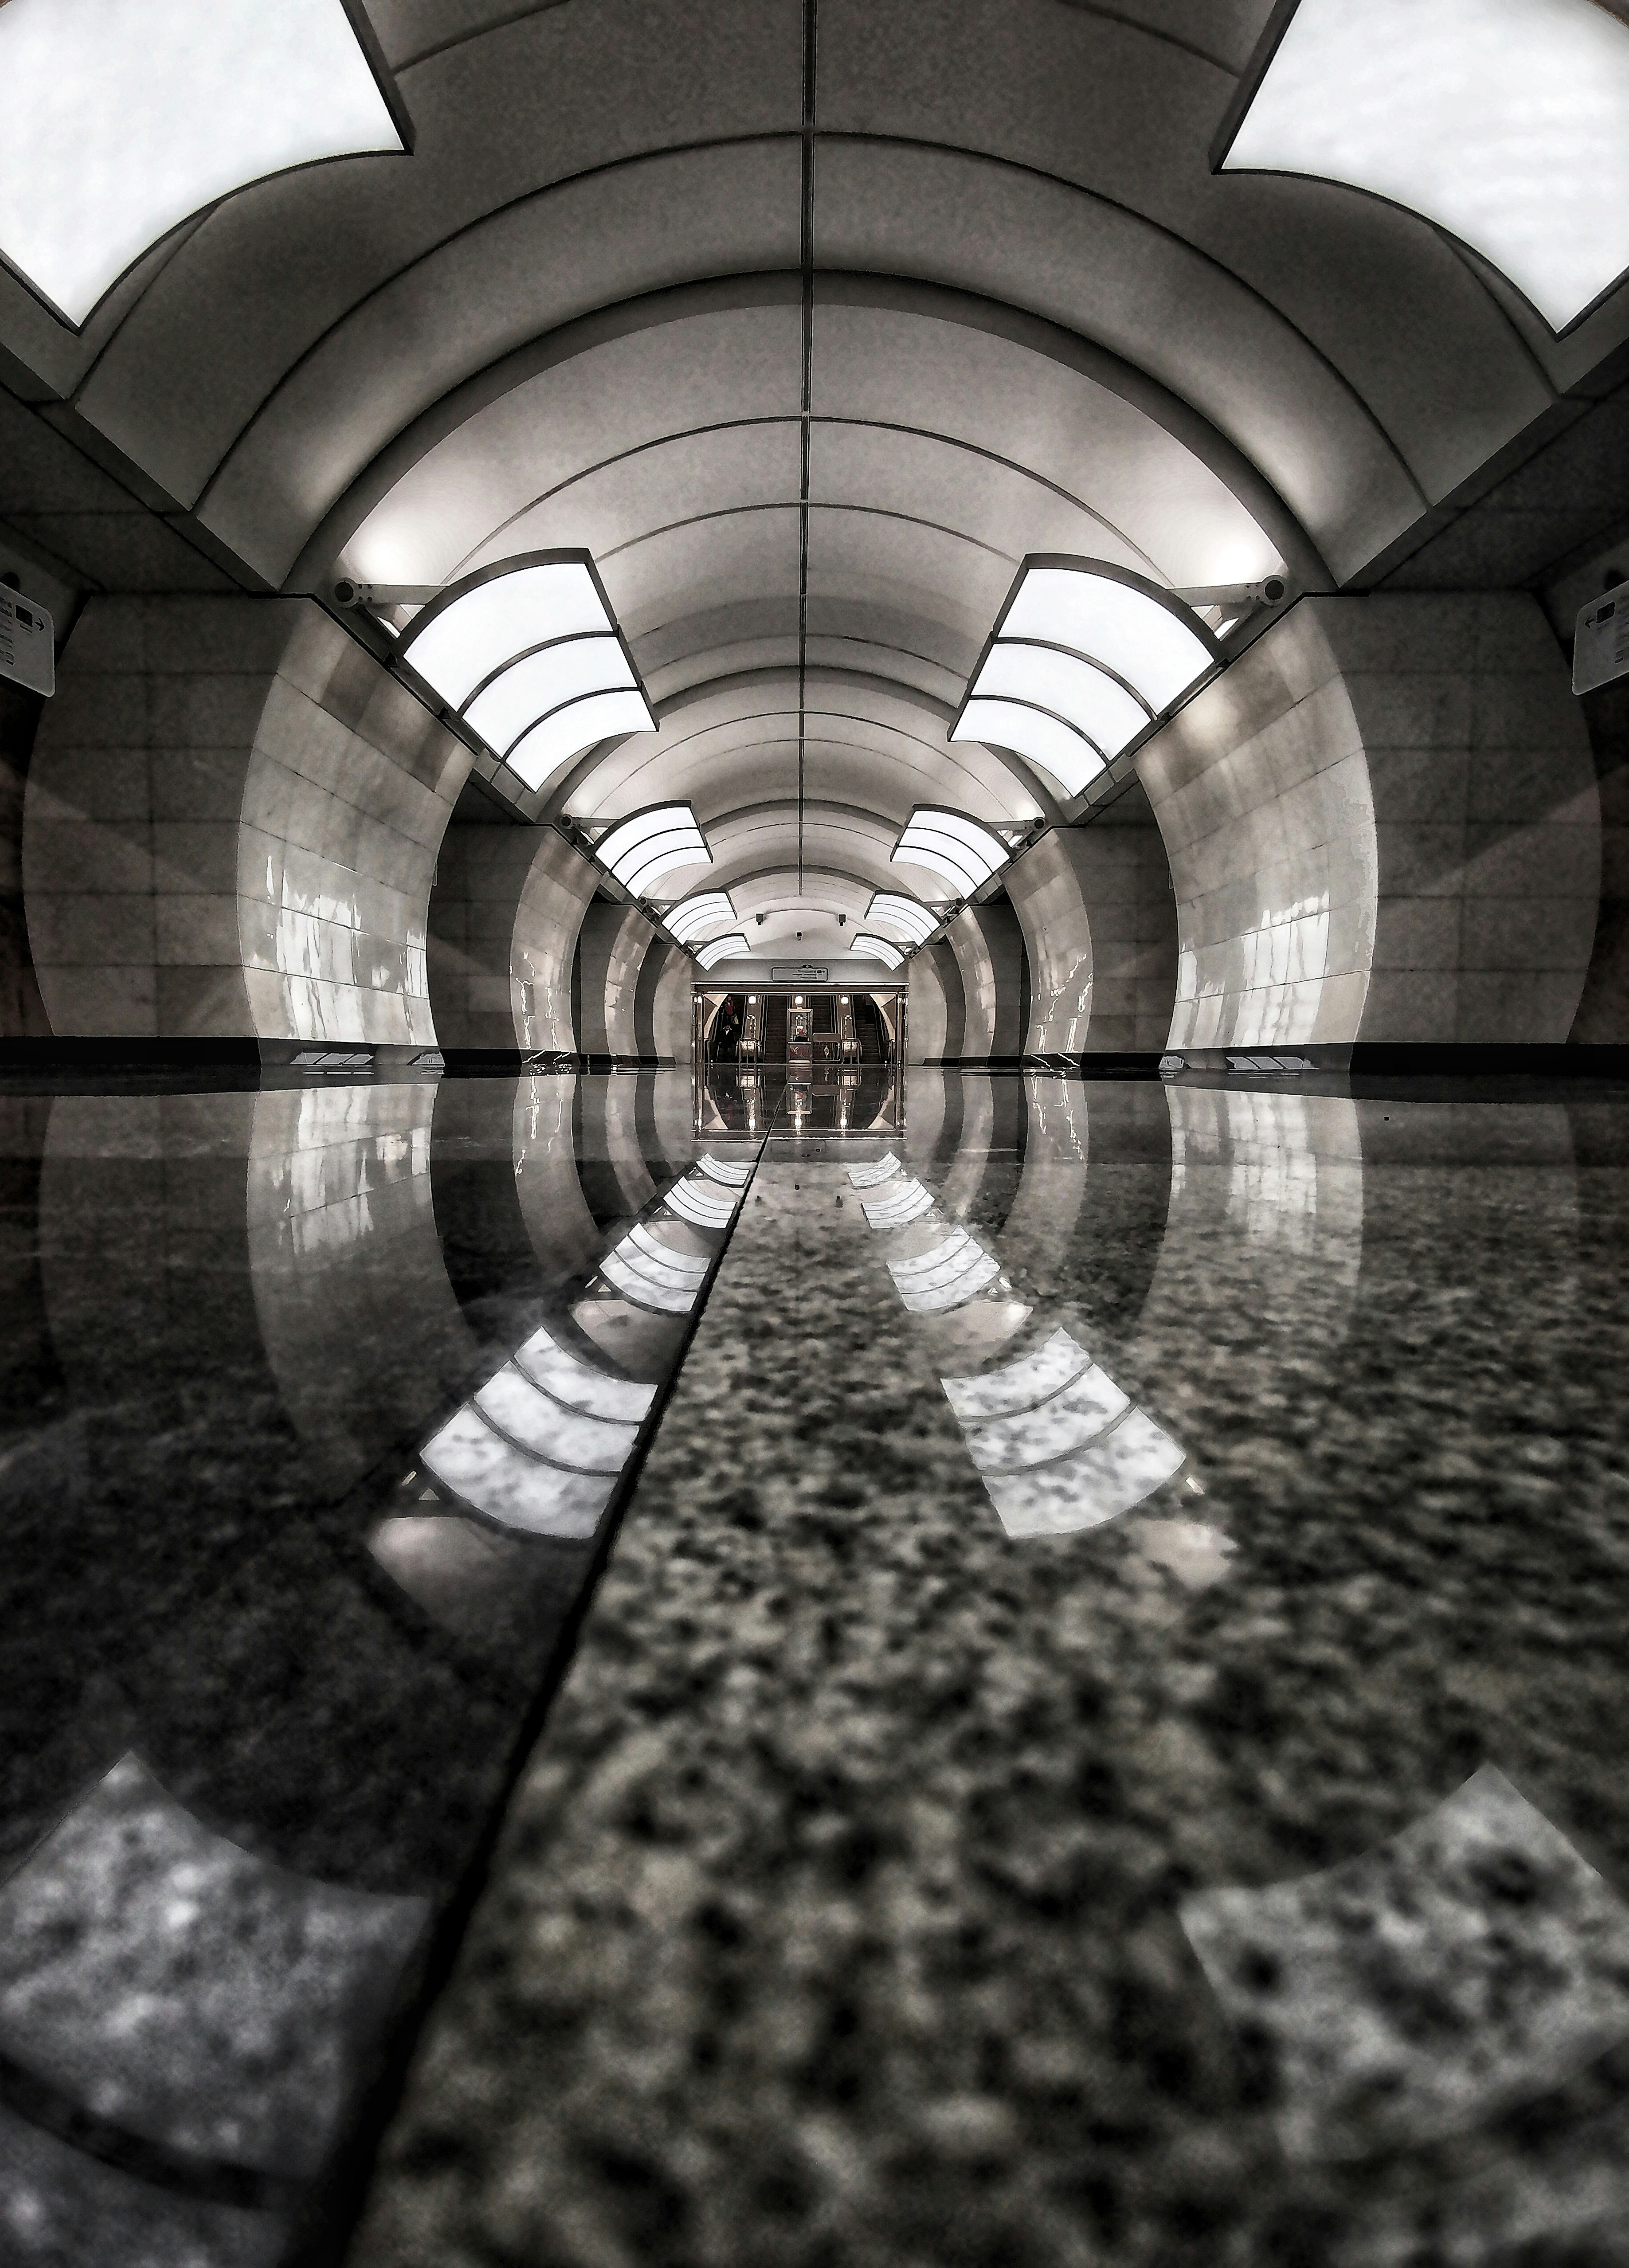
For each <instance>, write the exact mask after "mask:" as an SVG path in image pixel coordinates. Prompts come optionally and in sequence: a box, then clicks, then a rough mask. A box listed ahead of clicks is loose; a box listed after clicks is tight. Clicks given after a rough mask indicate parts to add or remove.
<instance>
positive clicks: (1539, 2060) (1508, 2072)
mask: <svg viewBox="0 0 1629 2268" xmlns="http://www.w3.org/2000/svg"><path fill="white" fill-rule="evenodd" d="M1181 1913H1182V1921H1183V1927H1184V1929H1185V1930H1186V1931H1187V1933H1188V1936H1189V1939H1190V1941H1191V1943H1192V1945H1193V1948H1194V1950H1195V1952H1196V1953H1197V1954H1198V1956H1199V1959H1200V1962H1202V1964H1203V1965H1204V1969H1205V1975H1206V1976H1207V1977H1209V1979H1210V1981H1211V1985H1212V1986H1213V1989H1214V1991H1215V1992H1216V1995H1217V1998H1218V1999H1220V2002H1221V2004H1222V2006H1223V2007H1224V2008H1225V2009H1226V2010H1227V2014H1229V2016H1231V2017H1232V2018H1233V2020H1234V2021H1235V2023H1237V2024H1239V2025H1241V2026H1242V2027H1246V2028H1248V2029H1249V2032H1250V2034H1251V2035H1252V2036H1253V2038H1254V2039H1255V2041H1256V2042H1257V2043H1258V2045H1257V2052H1258V2053H1263V2054H1265V2055H1267V2056H1268V2057H1270V2058H1271V2059H1272V2064H1273V2066H1275V2068H1274V2070H1273V2071H1272V2074H1271V2076H1272V2080H1274V2081H1275V2082H1276V2084H1274V2086H1273V2089H1272V2099H1274V2100H1275V2101H1276V2102H1279V2104H1280V2105H1281V2106H1282V2107H1281V2109H1280V2110H1279V2115H1278V2126H1279V2139H1280V2140H1281V2141H1282V2143H1283V2145H1284V2147H1285V2149H1286V2151H1287V2152H1288V2154H1290V2155H1291V2156H1292V2157H1294V2158H1302V2159H1316V2158H1353V2157H1364V2156H1367V2155H1368V2154H1370V2153H1371V2152H1373V2151H1375V2150H1379V2149H1382V2148H1389V2147H1397V2146H1403V2147H1414V2146H1416V2145H1419V2144H1421V2143H1425V2142H1429V2141H1431V2140H1434V2139H1438V2138H1440V2137H1441V2136H1445V2135H1448V2134H1452V2133H1456V2132H1465V2131H1467V2130H1469V2129H1471V2128H1472V2127H1475V2126H1478V2125H1480V2124H1483V2123H1484V2122H1485V2120H1486V2119H1488V2118H1489V2117H1493V2116H1495V2115H1496V2114H1497V2113H1499V2112H1500V2111H1502V2110H1508V2109H1510V2108H1512V2107H1513V2106H1514V2105H1515V2104H1517V2103H1520V2102H1530V2101H1531V2100H1532V2099H1533V2098H1534V2097H1535V2096H1536V2095H1542V2094H1545V2093H1547V2092H1549V2090H1550V2089H1552V2088H1556V2087H1559V2085H1561V2084H1562V2082H1563V2081H1564V2080H1567V2079H1569V2078H1570V2077H1572V2075H1573V2074H1574V2073H1576V2072H1580V2071H1581V2070H1583V2069H1584V2068H1585V2067H1586V2066H1588V2065H1589V2064H1591V2063H1593V2062H1594V2061H1595V2060H1596V2058H1598V2057H1600V2056H1601V2055H1603V2054H1604V2053H1605V2051H1606V2050H1607V2049H1608V2048H1610V2047H1611V2046H1613V2045H1614V2044H1615V2043H1617V2042H1618V2041H1620V2040H1622V2039H1624V2038H1625V2037H1629V1906H1626V1905H1625V1903H1624V1901H1623V1900H1622V1899H1621V1898H1620V1897H1619V1896H1618V1893H1617V1892H1616V1891H1615V1890H1614V1889H1612V1888H1611V1886H1610V1884H1608V1883H1607V1882H1606V1881H1604V1880H1603V1877H1602V1876H1601V1875H1600V1874H1597V1873H1596V1870H1595V1868H1594V1867H1591V1866H1589V1865H1588V1863H1587V1861H1586V1860H1585V1859H1582V1858H1581V1856H1580V1854H1579V1853H1578V1852H1576V1851H1575V1850H1574V1848H1573V1846H1572V1845H1571V1844H1570V1843H1569V1842H1568V1841H1567V1839H1566V1837H1565V1836H1564V1835H1563V1834H1562V1833H1561V1832H1560V1830H1559V1828H1557V1827H1555V1826H1553V1825H1552V1823H1551V1822H1550V1821H1549V1820H1548V1819H1546V1818H1545V1817H1544V1814H1543V1813H1542V1812H1541V1811H1538V1810H1537V1809H1536V1808H1534V1806H1533V1805H1532V1804H1530V1803H1529V1802H1528V1801H1527V1800H1526V1798H1525V1797H1524V1796H1522V1794H1521V1793H1519V1791H1518V1790H1517V1789H1515V1787H1513V1786H1511V1784H1510V1782H1509V1781H1508V1780H1507V1778H1505V1776H1504V1774H1503V1773H1502V1772H1500V1771H1498V1770H1496V1768H1495V1767H1494V1766H1493V1765H1492V1764H1484V1765H1483V1766H1482V1768H1481V1770H1480V1771H1478V1772H1476V1773H1474V1774H1473V1775H1472V1777H1471V1778H1470V1779H1469V1780H1467V1781H1466V1782H1465V1784H1464V1786H1463V1787H1461V1788H1459V1789H1457V1790H1456V1792H1455V1793H1453V1794H1452V1795H1450V1796H1448V1798H1447V1799H1446V1800H1444V1801H1443V1802H1441V1803H1439V1804H1438V1805H1437V1806H1436V1807H1435V1808H1434V1810H1432V1811H1430V1812H1428V1813H1427V1814H1426V1816H1425V1817H1424V1818H1423V1819H1419V1820H1417V1821H1416V1822H1415V1823H1414V1824H1413V1825H1412V1826H1411V1827H1406V1828H1404V1830H1402V1832H1401V1833H1400V1834H1397V1835H1394V1836H1393V1837H1390V1839H1389V1841H1387V1842H1385V1843H1382V1844H1381V1845H1378V1846H1377V1847H1376V1848H1375V1850H1373V1851H1369V1852H1364V1853H1363V1854H1362V1855H1361V1856H1360V1857H1359V1858H1355V1859H1346V1860H1345V1861H1343V1863H1342V1864H1340V1865H1339V1866H1337V1867H1329V1868H1328V1869H1327V1870H1325V1871H1324V1872H1323V1873H1321V1874H1308V1875H1304V1876H1302V1877H1301V1879H1299V1880H1298V1881H1289V1882H1277V1883H1273V1884H1272V1885H1270V1886H1269V1887H1267V1888H1265V1889H1216V1890H1205V1891H1201V1892H1200V1893H1199V1894H1198V1895H1197V1896H1193V1897H1190V1898H1188V1899H1187V1900H1185V1901H1184V1902H1183V1906H1182V1909H1181ZM1411 2257H1412V2255H1411ZM1434 2257H1447V2256H1446V2255H1437V2256H1434ZM1455 2257H1458V2255H1457V2254H1456V2256H1455ZM1466 2257H1471V2256H1469V2255H1467V2256H1466ZM1476 2257H1478V2259H1479V2258H1481V2257H1483V2256H1482V2254H1481V2253H1480V2252H1478V2254H1477V2256H1476ZM1501 2257H1503V2255H1502V2254H1501Z"/></svg>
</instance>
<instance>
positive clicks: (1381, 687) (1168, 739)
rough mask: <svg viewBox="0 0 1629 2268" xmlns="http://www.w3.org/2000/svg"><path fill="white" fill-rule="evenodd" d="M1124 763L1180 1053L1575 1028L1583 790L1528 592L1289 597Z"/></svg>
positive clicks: (1589, 851)
mask: <svg viewBox="0 0 1629 2268" xmlns="http://www.w3.org/2000/svg"><path fill="white" fill-rule="evenodd" d="M1138 769H1139V773H1140V776H1141V777H1142V781H1143V784H1144V786H1145V787H1146V790H1147V792H1148V797H1149V800H1150V802H1151V803H1152V805H1153V806H1154V814H1155V816H1156V818H1157V819H1158V821H1159V824H1160V828H1161V833H1162V835H1163V836H1164V837H1165V842H1166V846H1167V849H1168V852H1169V856H1170V862H1171V870H1172V876H1173V879H1174V881H1175V884H1176V899H1177V924H1178V931H1179V944H1180V952H1179V960H1178V971H1177V986H1176V1013H1175V1014H1174V1016H1173V1018H1172V1022H1171V1028H1170V1043H1171V1044H1172V1045H1173V1046H1176V1047H1181V1046H1184V1045H1188V1046H1196V1047H1205V1046H1222V1045H1230V1044H1234V1043H1240V1044H1243V1045H1259V1044H1264V1043H1267V1044H1272V1043H1282V1042H1335V1043H1341V1042H1353V1041H1356V1040H1360V1039H1361V1040H1364V1041H1391V1042H1400V1041H1413V1042H1445V1041H1447V1042H1454V1041H1457V1042H1479V1041H1515V1042H1539V1041H1561V1040H1565V1039H1566V1037H1567V1035H1568V1033H1569V1031H1570V1030H1571V1028H1572V1026H1573V1021H1574V1014H1575V1012H1576V1010H1577V1006H1578V1002H1579V997H1580V993H1581V988H1582V984H1583V978H1584V973H1585V970H1586V968H1588V962H1589V958H1590V949H1591V946H1592V943H1593V939H1594V934H1595V925H1596V903H1597V898H1598V893H1599V887H1600V873H1601V835H1600V803H1599V797H1598V794H1597V791H1596V777H1595V770H1594V766H1593V763H1592V762H1591V759H1590V755H1589V747H1588V736H1587V733H1586V732H1585V728H1584V725H1583V723H1582V720H1581V718H1580V716H1579V714H1578V711H1577V706H1576V703H1574V700H1573V697H1572V694H1571V690H1570V687H1569V684H1568V680H1567V675H1566V667H1565V665H1564V663H1563V662H1562V660H1561V658H1560V656H1559V652H1558V651H1557V648H1556V644H1555V641H1554V639H1553V637H1552V635H1551V633H1550V631H1549V630H1548V628H1547V626H1546V624H1545V622H1544V617H1543V615H1542V614H1541V612H1540V610H1539V608H1538V605H1537V600H1533V599H1531V598H1529V597H1528V596H1526V595H1525V594H1522V593H1481V594H1471V595H1465V594H1459V593H1453V594H1441V595H1439V594H1421V595H1414V594H1395V595H1394V594H1384V595H1381V596H1377V597H1368V598H1319V599H1308V600H1302V601H1301V604H1300V605H1299V606H1297V607H1295V608H1293V609H1292V610H1291V612H1290V613H1289V614H1288V615H1286V616H1284V617H1283V619H1282V620H1281V621H1279V622H1277V623H1275V624H1274V625H1273V627H1272V629H1271V630H1269V631H1268V632H1267V633H1266V635H1265V636H1264V637H1262V638H1261V639H1259V640H1258V641H1257V644H1255V645H1254V646H1253V647H1251V648H1250V650H1249V652H1247V653H1245V654H1244V655H1243V656H1242V657H1241V659H1239V660H1238V661H1237V662H1235V664H1234V666H1232V668H1230V669H1229V670H1228V671H1227V673H1226V674H1224V675H1223V676H1222V677H1220V678H1219V679H1218V680H1217V681H1216V682H1215V683H1214V684H1213V685H1211V686H1209V687H1207V688H1206V689H1205V690H1204V691H1203V692H1202V693H1201V694H1199V695H1198V697H1197V698H1196V699H1195V700H1193V701H1192V702H1190V703H1189V704H1188V706H1187V708H1186V709H1184V710H1183V711H1182V712H1181V713H1180V714H1179V715H1178V716H1176V718H1173V719H1172V720H1171V722H1170V723H1169V724H1168V725H1167V726H1166V727H1165V728H1164V730H1163V731H1162V732H1161V733H1158V734H1156V735H1155V737H1154V739H1153V740H1151V741H1150V742H1149V743H1148V745H1147V746H1146V747H1145V748H1144V749H1143V751H1142V752H1141V754H1140V755H1139V758H1138Z"/></svg>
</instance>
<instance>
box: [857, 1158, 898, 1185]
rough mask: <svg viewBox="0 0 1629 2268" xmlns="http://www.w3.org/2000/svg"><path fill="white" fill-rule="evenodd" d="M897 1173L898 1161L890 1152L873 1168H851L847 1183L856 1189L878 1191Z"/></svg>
mask: <svg viewBox="0 0 1629 2268" xmlns="http://www.w3.org/2000/svg"><path fill="white" fill-rule="evenodd" d="M898 1171H899V1160H898V1159H897V1158H896V1156H895V1154H894V1152H893V1151H892V1150H890V1151H889V1152H888V1156H887V1157H886V1158H883V1159H881V1160H880V1161H879V1162H878V1163H877V1164H876V1165H874V1166H851V1167H849V1181H850V1182H851V1185H852V1187H853V1188H855V1189H881V1186H882V1184H883V1182H886V1181H888V1180H889V1179H891V1177H892V1176H893V1175H896V1173H898Z"/></svg>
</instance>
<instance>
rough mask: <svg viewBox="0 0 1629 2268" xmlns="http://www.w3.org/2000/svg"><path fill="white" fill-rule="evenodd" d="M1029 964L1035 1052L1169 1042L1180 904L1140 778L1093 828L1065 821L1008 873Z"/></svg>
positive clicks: (1029, 1047)
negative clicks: (1177, 914)
mask: <svg viewBox="0 0 1629 2268" xmlns="http://www.w3.org/2000/svg"><path fill="white" fill-rule="evenodd" d="M1007 895H1008V897H1009V898H1010V899H1011V900H1012V902H1013V905H1014V909H1015V910H1016V912H1017V915H1018V918H1019V921H1020V923H1021V924H1022V927H1023V932H1024V939H1025V943H1026V945H1027V946H1028V953H1029V967H1030V1006H1029V1030H1028V1038H1027V1040H1026V1042H1025V1049H1026V1052H1028V1053H1029V1054H1031V1055H1047V1054H1061V1055H1079V1054H1082V1053H1102V1052H1106V1051H1117V1052H1120V1051H1127V1050H1136V1049H1156V1048H1162V1047H1163V1046H1164V1045H1165V1040H1166V1035H1167V1033H1168V1030H1169V1029H1170V1022H1171V1008H1172V1004H1173V1002H1174V1000H1175V998H1176V899H1175V897H1174V896H1173V895H1172V889H1171V871H1170V862H1169V860H1168V858H1167V856H1166V851H1165V843H1164V840H1163V838H1162V837H1161V834H1160V830H1159V828H1158V827H1157V826H1156V825H1155V823H1154V814H1153V813H1152V812H1151V811H1150V809H1149V808H1148V803H1147V799H1146V796H1145V795H1144V794H1143V792H1142V790H1141V788H1140V786H1135V785H1134V786H1133V787H1132V788H1131V790H1130V791H1129V792H1127V793H1126V794H1125V795H1124V796H1122V797H1120V798H1119V799H1117V801H1116V802H1114V803H1112V804H1110V805H1109V806H1107V808H1106V809H1104V810H1103V812H1102V814H1101V815H1100V816H1099V817H1098V818H1096V819H1095V820H1094V821H1093V822H1092V824H1091V825H1090V826H1088V827H1072V828H1054V829H1053V830H1052V831H1051V832H1050V834H1047V835H1043V836H1042V838H1041V840H1040V841H1039V842H1038V843H1036V845H1035V847H1034V849H1033V850H1030V851H1026V852H1025V854H1024V856H1023V857H1022V858H1021V859H1019V860H1018V861H1017V862H1016V864H1015V865H1014V867H1013V869H1012V872H1011V873H1010V875H1009V876H1008V879H1007Z"/></svg>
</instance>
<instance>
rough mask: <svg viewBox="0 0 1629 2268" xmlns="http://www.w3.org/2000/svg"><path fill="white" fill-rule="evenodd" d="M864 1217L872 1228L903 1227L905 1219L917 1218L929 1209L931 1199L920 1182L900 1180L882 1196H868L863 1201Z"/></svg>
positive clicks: (930, 1208)
mask: <svg viewBox="0 0 1629 2268" xmlns="http://www.w3.org/2000/svg"><path fill="white" fill-rule="evenodd" d="M863 1203H864V1211H865V1215H866V1219H867V1220H868V1221H869V1222H870V1223H871V1226H873V1228H903V1227H904V1226H905V1224H906V1222H907V1221H912V1220H919V1219H921V1217H922V1215H923V1214H924V1213H925V1212H928V1211H932V1204H933V1200H932V1197H930V1196H929V1194H928V1192H927V1190H926V1189H924V1188H923V1186H922V1184H921V1182H918V1181H917V1180H915V1179H914V1178H913V1179H911V1180H908V1181H904V1182H901V1183H900V1184H899V1186H898V1188H897V1189H889V1191H888V1195H887V1196H886V1197H868V1198H866V1199H865V1200H864V1201H863Z"/></svg>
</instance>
